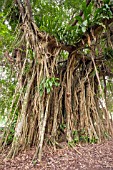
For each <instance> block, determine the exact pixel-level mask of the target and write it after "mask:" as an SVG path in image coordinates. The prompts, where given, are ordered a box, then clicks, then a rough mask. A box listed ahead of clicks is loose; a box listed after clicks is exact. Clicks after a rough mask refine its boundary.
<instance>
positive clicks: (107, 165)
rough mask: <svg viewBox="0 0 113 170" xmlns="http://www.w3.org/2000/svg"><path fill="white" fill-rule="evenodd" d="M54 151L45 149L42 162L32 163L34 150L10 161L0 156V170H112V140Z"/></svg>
mask: <svg viewBox="0 0 113 170" xmlns="http://www.w3.org/2000/svg"><path fill="white" fill-rule="evenodd" d="M62 145H64V148H63V149H57V150H56V151H54V150H52V149H50V148H49V147H46V148H45V149H44V154H43V157H42V162H41V163H40V162H38V161H37V162H33V163H32V158H33V155H34V152H35V148H32V149H30V150H26V151H24V152H22V153H20V154H19V155H18V156H16V157H15V158H14V159H12V160H7V159H4V158H5V156H6V154H7V150H6V151H5V152H4V153H2V154H0V170H113V139H112V140H109V141H105V142H103V143H101V144H85V145H78V146H76V147H75V148H73V149H72V148H68V147H66V146H65V144H62Z"/></svg>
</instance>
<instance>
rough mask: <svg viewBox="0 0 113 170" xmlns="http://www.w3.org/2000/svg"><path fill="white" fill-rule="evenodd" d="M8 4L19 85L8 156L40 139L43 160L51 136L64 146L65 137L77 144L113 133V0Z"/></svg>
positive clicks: (10, 57)
mask: <svg viewBox="0 0 113 170" xmlns="http://www.w3.org/2000/svg"><path fill="white" fill-rule="evenodd" d="M1 3H2V1H1ZM2 6H3V8H1V18H2V19H3V21H2V23H1V25H0V27H1V28H2V26H3V29H5V32H4V33H3V32H1V35H0V37H1V38H3V39H4V41H3V42H2V44H1V46H2V50H1V54H2V55H3V56H4V57H3V58H5V63H6V62H7V64H8V66H7V67H8V73H9V74H8V76H7V79H5V82H7V81H9V82H10V83H9V86H8V87H7V89H8V90H9V89H10V87H12V88H11V90H10V91H8V92H7V93H8V98H9V99H10V100H9V101H10V102H9V103H8V100H6V101H7V102H6V105H5V107H6V108H7V109H5V112H7V115H8V118H7V125H6V128H5V131H4V135H3V138H2V141H1V146H2V148H4V147H5V146H7V145H8V144H10V151H9V154H8V156H10V157H13V156H15V155H16V154H17V153H18V152H19V150H20V149H25V148H26V147H31V146H36V153H35V155H34V159H35V158H36V157H37V156H38V159H39V160H41V156H42V148H43V145H44V144H46V143H51V145H52V146H54V148H56V147H58V146H60V141H66V142H68V144H69V145H71V146H72V145H73V144H74V143H76V142H79V141H81V142H86V141H87V142H100V141H101V140H103V139H104V138H105V137H109V136H112V135H113V130H112V119H111V117H112V116H111V113H110V111H112V109H111V108H110V105H109V103H110V101H109V100H108V98H109V96H111V100H112V88H111V86H112V84H110V83H109V82H112V76H113V73H112V61H113V40H112V33H113V31H112V28H113V27H112V22H113V8H112V2H111V1H110V0H103V1H102V2H98V1H93V0H92V1H91V0H87V1H80V0H79V1H74V0H71V1H69V0H62V1H60V0H59V1H57V0H46V1H41V0H37V1H36V0H33V1H31V2H30V1H29V0H24V1H20V0H15V1H14V2H12V1H8V4H7V1H6V3H4V2H3V4H2ZM6 21H7V22H6ZM6 23H7V24H6ZM3 29H2V30H3ZM6 33H7V34H8V35H9V36H6V35H7V34H6ZM1 61H3V59H1ZM3 64H4V62H3ZM5 68H6V66H5ZM10 72H11V74H10ZM9 75H10V76H11V77H9ZM9 79H10V80H9ZM2 83H3V82H2ZM3 87H6V85H5V83H4V84H3ZM10 92H11V93H10ZM7 93H6V94H4V95H6V96H7ZM3 108H4V106H3ZM2 110H3V109H2ZM9 139H10V140H9Z"/></svg>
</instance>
